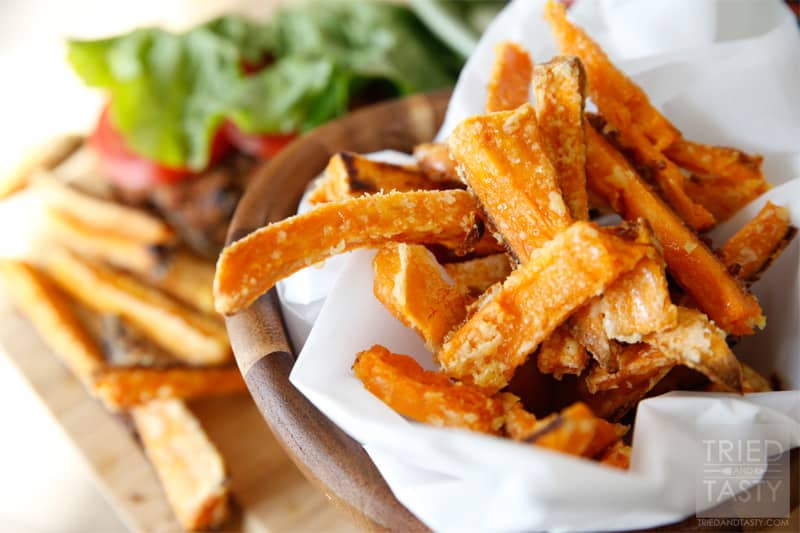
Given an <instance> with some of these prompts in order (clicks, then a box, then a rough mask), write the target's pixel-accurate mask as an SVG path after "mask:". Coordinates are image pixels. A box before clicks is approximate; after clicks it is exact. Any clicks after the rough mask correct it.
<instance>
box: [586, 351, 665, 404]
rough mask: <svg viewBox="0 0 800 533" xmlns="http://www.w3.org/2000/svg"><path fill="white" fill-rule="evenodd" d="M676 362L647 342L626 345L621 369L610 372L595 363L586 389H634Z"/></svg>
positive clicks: (620, 362) (595, 390) (620, 358)
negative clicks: (644, 380)
mask: <svg viewBox="0 0 800 533" xmlns="http://www.w3.org/2000/svg"><path fill="white" fill-rule="evenodd" d="M675 364H676V361H675V358H674V357H669V356H667V355H664V354H663V353H662V352H661V351H660V350H658V349H656V348H653V347H652V346H649V345H647V344H641V343H640V344H629V345H625V346H624V347H622V349H621V351H620V352H619V370H618V371H616V372H609V371H608V370H606V369H605V368H603V367H602V366H600V365H595V366H594V367H592V369H591V370H590V371H589V373H588V374H587V375H586V378H585V382H586V389H587V390H588V391H589V393H591V394H596V393H597V392H600V391H607V390H613V389H633V388H636V387H638V386H639V385H640V384H641V382H642V380H643V379H645V378H647V377H648V376H653V375H658V374H659V373H660V371H661V370H663V369H665V368H672V367H673V366H675ZM645 392H647V391H645Z"/></svg>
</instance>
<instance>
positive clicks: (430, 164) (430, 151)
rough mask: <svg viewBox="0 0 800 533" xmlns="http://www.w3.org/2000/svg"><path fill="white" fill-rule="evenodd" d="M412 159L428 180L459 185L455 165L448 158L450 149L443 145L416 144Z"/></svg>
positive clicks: (459, 181)
mask: <svg viewBox="0 0 800 533" xmlns="http://www.w3.org/2000/svg"><path fill="white" fill-rule="evenodd" d="M414 158H415V159H416V160H417V165H418V166H419V169H420V170H421V171H422V173H423V174H425V175H426V176H427V177H428V179H430V180H433V181H435V182H438V183H445V184H452V183H457V184H461V180H460V179H459V177H458V172H456V165H455V163H454V162H453V159H452V158H451V157H450V149H449V148H448V147H447V145H446V144H445V143H423V144H418V145H417V146H415V147H414ZM462 185H463V184H462Z"/></svg>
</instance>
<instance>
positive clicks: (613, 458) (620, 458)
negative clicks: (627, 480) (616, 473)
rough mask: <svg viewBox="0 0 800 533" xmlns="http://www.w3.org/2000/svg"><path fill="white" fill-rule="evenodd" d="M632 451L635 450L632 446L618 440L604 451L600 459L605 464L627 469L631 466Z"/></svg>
mask: <svg viewBox="0 0 800 533" xmlns="http://www.w3.org/2000/svg"><path fill="white" fill-rule="evenodd" d="M631 451H633V450H632V448H631V447H630V446H628V445H627V444H625V443H624V442H622V441H621V440H618V441H617V442H615V443H614V444H612V445H611V446H610V447H609V448H608V449H607V450H606V451H605V452H603V454H602V455H601V456H600V457H599V460H600V462H601V463H603V464H604V465H608V466H613V467H614V468H621V469H622V470H627V469H628V468H630V466H631Z"/></svg>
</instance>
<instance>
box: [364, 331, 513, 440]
mask: <svg viewBox="0 0 800 533" xmlns="http://www.w3.org/2000/svg"><path fill="white" fill-rule="evenodd" d="M353 372H354V373H355V375H356V377H358V379H360V380H361V382H362V383H363V384H364V387H365V388H366V389H367V390H368V391H370V392H371V393H372V394H374V395H375V396H377V397H378V398H380V400H381V401H383V402H384V403H386V404H387V405H388V406H389V407H391V408H392V409H394V410H395V411H397V412H398V413H400V414H401V415H403V416H407V417H408V418H412V419H414V420H416V421H418V422H424V423H426V424H431V425H434V426H447V427H459V428H465V429H471V430H473V431H479V432H482V433H495V434H496V433H498V432H499V431H500V428H501V427H502V426H503V420H504V415H503V413H504V405H503V398H502V397H501V396H498V397H492V396H491V395H490V393H489V392H488V391H487V390H485V389H483V388H481V387H477V386H475V385H469V384H466V383H453V382H452V381H450V379H449V378H448V377H447V376H445V375H444V374H442V373H440V372H432V371H429V370H424V369H423V368H422V367H421V366H419V363H417V362H416V361H415V360H414V359H412V358H411V357H409V356H407V355H400V354H395V353H392V352H390V351H389V350H387V349H386V348H384V347H382V346H377V345H376V346H373V347H372V348H370V349H369V350H365V351H363V352H360V353H359V354H358V356H357V357H356V361H355V363H354V364H353Z"/></svg>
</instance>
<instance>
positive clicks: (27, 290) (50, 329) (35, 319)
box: [0, 260, 104, 385]
mask: <svg viewBox="0 0 800 533" xmlns="http://www.w3.org/2000/svg"><path fill="white" fill-rule="evenodd" d="M0 281H1V282H2V285H3V287H4V288H5V293H6V294H7V295H8V296H9V297H10V299H11V301H12V302H13V303H14V305H15V306H16V307H17V309H19V310H20V312H21V313H22V314H23V315H25V317H26V318H27V319H28V320H30V322H31V324H32V325H33V327H34V328H35V329H36V331H37V332H38V333H39V336H40V337H41V338H42V340H43V341H44V343H45V344H46V345H47V346H48V347H49V348H50V349H51V350H52V351H53V353H55V354H56V355H57V356H58V357H60V358H61V360H62V361H64V363H65V364H66V365H67V367H69V369H70V370H72V372H73V373H74V374H75V375H76V376H77V377H78V378H79V379H80V380H81V381H82V382H83V383H84V384H86V385H89V384H90V383H91V381H92V380H93V378H94V375H95V374H96V373H97V371H98V370H99V369H100V368H101V367H102V366H103V361H104V359H103V352H102V350H101V349H100V348H99V346H97V344H96V343H95V342H94V339H93V338H92V336H91V335H90V334H89V332H88V331H87V330H86V329H85V328H84V326H83V324H81V322H80V320H79V319H78V317H77V316H76V315H75V313H74V311H73V309H72V305H71V303H70V302H69V300H68V299H67V297H66V295H64V293H62V292H61V291H60V290H59V289H58V287H56V286H55V285H54V284H53V283H52V282H51V281H50V280H49V279H48V278H47V276H45V275H44V274H43V273H41V272H40V271H39V270H37V269H36V268H34V267H32V266H30V265H27V264H25V263H21V262H17V261H11V260H0Z"/></svg>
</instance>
